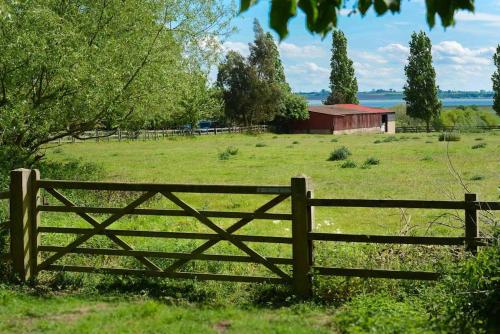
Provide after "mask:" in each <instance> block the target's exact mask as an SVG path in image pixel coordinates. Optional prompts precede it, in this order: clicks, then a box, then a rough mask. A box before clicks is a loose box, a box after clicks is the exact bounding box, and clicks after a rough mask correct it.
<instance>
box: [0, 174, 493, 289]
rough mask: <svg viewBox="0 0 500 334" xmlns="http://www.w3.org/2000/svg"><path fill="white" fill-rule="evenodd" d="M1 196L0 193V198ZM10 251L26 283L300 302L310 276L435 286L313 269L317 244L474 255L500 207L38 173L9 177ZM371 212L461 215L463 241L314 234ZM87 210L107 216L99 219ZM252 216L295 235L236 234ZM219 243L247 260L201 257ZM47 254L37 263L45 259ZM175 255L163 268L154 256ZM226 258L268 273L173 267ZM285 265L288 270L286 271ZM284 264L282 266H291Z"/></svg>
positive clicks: (389, 274) (406, 275)
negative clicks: (240, 285)
mask: <svg viewBox="0 0 500 334" xmlns="http://www.w3.org/2000/svg"><path fill="white" fill-rule="evenodd" d="M61 190H78V191H120V192H128V193H132V194H133V195H134V196H135V199H134V200H132V201H131V202H130V203H129V204H128V205H125V206H123V207H93V206H83V205H77V204H75V203H74V202H73V201H72V200H71V199H69V198H68V197H67V196H65V195H63V193H61ZM41 191H44V192H45V193H47V194H50V195H51V196H52V197H53V198H54V199H55V200H57V201H58V202H59V203H60V205H48V204H44V203H41V202H40V192H41ZM178 193H198V194H204V195H205V196H209V195H210V194H244V195H267V196H273V197H272V198H271V199H270V200H267V201H266V202H265V203H264V204H263V205H261V206H260V207H258V208H257V209H255V210H253V211H251V212H232V211H206V210H199V209H196V208H195V207H194V206H192V205H190V204H189V203H188V202H187V201H184V200H182V199H181V198H180V197H179V196H178ZM158 195H160V196H161V197H162V198H165V199H168V201H169V202H170V203H171V204H174V205H175V206H176V207H177V208H176V209H164V208H153V209H149V208H148V209H146V208H139V206H140V205H141V204H143V203H145V202H147V201H148V200H150V199H151V198H153V196H158ZM6 197H7V193H0V199H1V198H6ZM9 198H10V217H11V222H10V223H9V224H8V225H7V226H8V227H9V228H10V249H11V259H12V264H13V269H14V270H15V272H16V273H17V274H18V275H19V276H20V277H21V279H23V280H28V279H30V278H32V277H35V276H36V275H37V274H38V273H39V272H40V271H68V272H84V273H107V274H127V275H128V274H131V275H142V276H156V277H170V278H191V279H198V280H221V281H233V282H235V281H237V282H271V283H280V284H289V285H291V286H292V287H293V289H294V291H295V293H296V294H297V296H299V297H303V298H307V297H310V296H311V294H312V279H313V277H314V276H315V275H327V276H356V277H373V278H395V279H416V280H435V279H438V278H439V273H436V272H425V271H395V270H379V269H361V268H335V267H325V266H317V265H315V263H314V252H315V251H314V247H313V246H314V242H315V241H322V242H323V241H330V242H331V241H334V242H352V243H385V244H422V245H459V246H460V245H464V246H465V249H466V250H467V251H468V252H471V253H472V254H475V253H476V252H477V248H478V246H483V245H487V243H488V239H485V238H480V237H479V230H478V211H480V210H500V202H481V201H478V200H477V197H476V195H475V194H465V198H464V200H463V201H422V200H366V199H363V200H360V199H322V198H320V199H318V198H314V196H313V191H312V189H311V187H310V182H309V179H308V178H306V177H294V178H292V179H291V184H290V185H289V186H270V185H263V186H239V185H187V184H145V183H110V182H79V181H60V180H43V179H40V174H39V172H38V171H37V170H27V169H18V170H14V171H12V172H11V188H10V193H9ZM288 198H290V199H291V207H290V208H289V209H288V212H286V213H271V212H270V210H271V209H273V208H275V207H276V206H277V205H278V204H280V203H282V202H283V201H285V200H286V199H288ZM320 206H322V207H325V206H327V207H371V208H419V209H454V210H463V211H464V213H465V224H464V226H465V229H464V235H463V236H462V237H431V236H393V235H352V234H340V233H319V232H314V231H313V228H312V226H313V220H314V207H320ZM43 212H53V213H68V212H70V213H75V214H76V215H78V216H79V217H80V218H82V219H83V220H84V221H85V222H87V223H88V224H89V225H91V227H90V228H81V227H56V226H41V225H40V215H41V214H42V213H43ZM90 214H107V215H108V216H107V218H105V219H104V220H103V221H102V222H99V221H98V220H97V219H96V218H94V217H93V216H91V215H90ZM128 215H146V216H163V217H166V216H173V217H194V218H196V220H197V221H199V222H200V223H201V224H203V225H204V226H205V227H207V228H208V229H209V230H210V231H211V232H212V233H194V232H178V231H176V232H172V231H157V230H155V231H152V230H149V231H148V230H130V229H128V230H127V229H111V228H110V227H111V225H112V224H114V223H116V222H117V221H118V220H120V219H121V218H123V217H125V216H128ZM214 217H218V218H235V219H238V221H237V222H235V223H233V224H232V225H230V226H229V227H225V228H222V227H221V226H219V225H218V224H216V223H215V222H214V221H213V220H212V219H211V218H214ZM256 219H264V220H273V219H278V220H284V221H291V224H292V229H291V230H292V235H291V237H278V236H266V235H246V234H236V232H237V231H239V230H241V229H242V228H243V227H245V226H247V225H248V224H249V223H251V222H252V221H254V220H256ZM54 233H57V234H62V235H76V237H75V238H74V239H73V240H72V241H71V242H69V243H68V244H67V245H65V246H56V245H46V244H41V242H40V235H41V234H54ZM97 235H101V236H105V237H106V238H108V239H109V241H111V243H112V245H113V247H111V248H96V247H89V246H86V242H87V241H88V240H89V239H91V238H92V237H94V236H97ZM123 237H139V238H168V239H194V240H205V241H204V242H203V243H202V244H201V245H198V246H196V247H195V248H194V249H192V250H191V251H189V252H184V253H183V252H163V251H151V250H136V249H134V248H133V247H132V246H131V245H130V244H129V243H127V242H126V241H124V240H123ZM220 241H226V242H229V243H230V244H232V245H233V246H235V247H236V248H237V249H238V250H239V251H241V252H242V253H243V254H244V255H227V254H214V253H210V252H209V253H207V251H208V250H210V249H214V246H215V245H216V244H217V243H219V242H220ZM248 242H252V243H271V244H286V245H290V246H291V248H292V252H291V254H292V256H291V257H272V256H265V255H262V254H260V253H259V252H257V251H256V250H255V248H252V247H250V246H249V245H248ZM42 254H43V255H44V256H43V257H42V256H41V255H42ZM70 254H77V255H85V256H91V255H110V256H125V257H131V258H135V259H137V260H138V261H139V263H141V264H142V266H143V268H116V267H102V266H82V265H73V264H57V263H58V261H59V260H60V259H61V258H64V257H67V256H69V255H70ZM158 258H160V259H173V262H172V263H171V264H169V265H168V266H166V267H164V266H161V265H158V264H157V263H155V261H154V259H158ZM194 260H197V261H228V262H243V263H255V264H259V265H261V266H263V267H264V268H266V269H267V270H268V272H269V274H270V276H269V275H268V276H255V275H253V276H252V275H232V274H221V273H214V272H187V271H179V270H180V269H181V268H182V267H183V266H184V265H185V264H186V263H188V262H189V261H194ZM290 266H291V270H290ZM287 268H288V269H287Z"/></svg>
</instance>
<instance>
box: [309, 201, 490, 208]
mask: <svg viewBox="0 0 500 334" xmlns="http://www.w3.org/2000/svg"><path fill="white" fill-rule="evenodd" d="M471 203H472V204H473V205H474V206H475V208H476V209H478V210H500V202H482V201H473V202H466V201H425V200H393V199H344V198H342V199H327V198H311V199H309V200H308V205H310V206H336V207H356V208H407V209H462V210H463V209H467V208H469V206H470V205H471Z"/></svg>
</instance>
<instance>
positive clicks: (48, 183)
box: [38, 180, 290, 195]
mask: <svg viewBox="0 0 500 334" xmlns="http://www.w3.org/2000/svg"><path fill="white" fill-rule="evenodd" d="M38 185H39V187H40V188H57V189H86V190H116V191H150V192H163V191H165V192H189V193H213V194H261V195H266V194H268V195H279V194H290V187H288V186H250V185H223V184H221V185H214V184H156V183H123V182H122V183H117V182H91V181H63V180H40V181H39V182H38Z"/></svg>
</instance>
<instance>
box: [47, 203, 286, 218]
mask: <svg viewBox="0 0 500 334" xmlns="http://www.w3.org/2000/svg"><path fill="white" fill-rule="evenodd" d="M38 210H39V211H47V212H74V213H107V214H109V213H111V214H113V213H119V212H120V211H121V208H99V207H89V206H71V207H68V206H62V205H40V206H38ZM199 212H200V213H201V214H203V215H204V216H206V217H217V218H251V219H272V220H291V219H292V215H291V214H286V213H267V212H262V213H259V212H257V213H255V212H227V211H199ZM129 214H130V215H144V216H173V217H186V216H191V215H190V214H189V213H187V212H186V211H184V210H170V209H134V210H131V211H130V213H129Z"/></svg>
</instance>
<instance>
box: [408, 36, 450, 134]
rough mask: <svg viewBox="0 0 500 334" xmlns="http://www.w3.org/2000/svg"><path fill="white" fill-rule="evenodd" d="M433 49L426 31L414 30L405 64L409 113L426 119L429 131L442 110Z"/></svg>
mask: <svg viewBox="0 0 500 334" xmlns="http://www.w3.org/2000/svg"><path fill="white" fill-rule="evenodd" d="M431 51H432V44H431V40H430V39H429V37H427V35H426V34H425V32H423V31H421V32H419V33H416V32H414V33H413V34H412V35H411V40H410V55H409V56H408V64H407V65H406V66H405V73H406V84H405V86H404V89H403V96H404V100H405V101H406V112H407V114H408V115H409V116H411V117H413V118H419V119H421V120H422V121H424V122H425V124H426V127H427V132H429V131H430V125H431V121H432V120H434V119H436V118H438V117H439V113H440V110H441V102H440V101H439V99H438V89H439V88H438V86H436V71H435V70H434V67H433V66H432V53H431Z"/></svg>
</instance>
